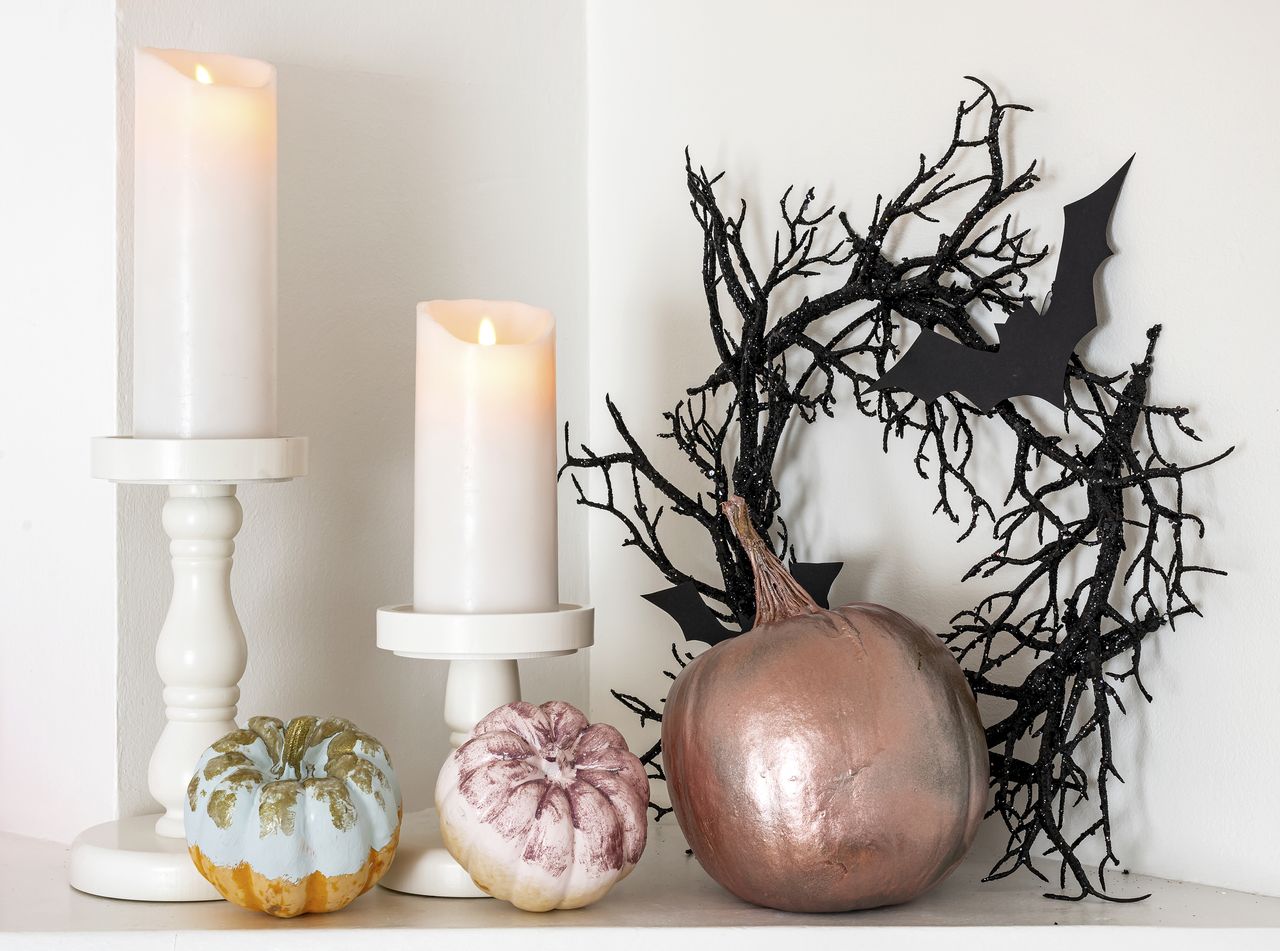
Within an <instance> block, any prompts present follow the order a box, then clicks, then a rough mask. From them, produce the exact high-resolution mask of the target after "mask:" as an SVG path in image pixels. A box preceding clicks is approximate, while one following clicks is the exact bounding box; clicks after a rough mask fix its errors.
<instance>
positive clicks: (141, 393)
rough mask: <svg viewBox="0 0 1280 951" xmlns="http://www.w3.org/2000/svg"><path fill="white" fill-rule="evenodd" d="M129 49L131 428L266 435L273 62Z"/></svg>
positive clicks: (147, 432) (272, 332)
mask: <svg viewBox="0 0 1280 951" xmlns="http://www.w3.org/2000/svg"><path fill="white" fill-rule="evenodd" d="M134 62H135V72H134V85H135V95H134V104H135V108H134V266H133V434H134V435H135V436H150V437H164V436H169V437H172V436H181V437H207V438H215V437H235V436H242V437H251V436H275V435H277V434H278V433H277V428H276V71H275V67H274V66H272V65H271V64H270V63H264V62H261V61H259V60H255V59H244V58H242V57H239V56H226V55H223V54H218V53H193V52H189V51H187V50H151V49H144V50H138V52H137V55H136V56H135V59H134Z"/></svg>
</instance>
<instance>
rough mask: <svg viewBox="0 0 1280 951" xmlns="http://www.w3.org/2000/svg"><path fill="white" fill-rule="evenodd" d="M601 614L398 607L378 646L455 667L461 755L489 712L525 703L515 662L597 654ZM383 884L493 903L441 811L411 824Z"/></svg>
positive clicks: (385, 617) (452, 708) (453, 718)
mask: <svg viewBox="0 0 1280 951" xmlns="http://www.w3.org/2000/svg"><path fill="white" fill-rule="evenodd" d="M594 614H595V612H594V609H593V608H589V607H581V606H579V605H576V604H562V605H560V609H559V610H558V611H541V612H537V613H532V614H430V613H425V612H415V611H414V610H413V606H412V605H407V604H404V605H397V606H396V607H387V608H380V609H379V610H378V646H379V647H380V648H382V649H383V650H389V651H392V652H394V653H395V654H396V655H397V656H399V657H411V658H416V659H419V660H447V661H448V662H449V673H448V678H447V680H446V682H445V693H444V722H445V725H446V726H447V727H448V728H449V743H450V745H451V746H452V747H453V748H454V749H457V747H458V746H459V745H460V744H462V743H463V742H464V741H465V740H466V738H467V735H468V734H470V732H471V730H472V728H474V727H475V725H476V724H477V723H478V722H479V721H480V719H481V718H482V717H484V716H485V714H487V713H488V712H489V711H490V710H493V709H494V708H496V707H500V706H502V705H503V704H507V703H514V702H515V701H517V700H519V699H520V671H519V668H518V667H517V665H516V661H518V660H526V659H530V658H535V657H558V656H561V655H564V654H572V653H574V652H575V651H578V650H581V649H583V648H584V647H590V646H591V644H592V643H593V641H594V626H593V625H594ZM379 884H380V885H383V886H385V887H387V888H390V889H392V890H394V891H397V892H408V893H410V894H414V895H433V896H436V897H441V898H487V897H489V896H488V895H487V894H486V893H485V892H483V891H481V890H480V889H479V888H477V887H476V885H475V883H474V882H473V881H472V880H471V876H470V875H468V874H467V873H466V871H465V870H463V868H462V867H461V866H460V865H458V863H457V862H455V861H454V860H453V856H451V855H450V854H449V853H448V851H447V850H446V849H445V847H444V843H443V841H442V840H441V837H440V819H439V816H438V815H437V813H436V810H435V809H424V810H422V811H421V812H414V813H410V814H409V815H407V816H405V817H404V823H403V825H402V826H401V829H400V845H399V847H398V848H397V849H396V858H395V861H394V862H392V863H391V868H389V869H388V870H387V872H386V874H385V875H383V877H382V879H381V881H380V882H379Z"/></svg>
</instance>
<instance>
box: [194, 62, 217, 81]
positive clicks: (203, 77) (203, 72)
mask: <svg viewBox="0 0 1280 951" xmlns="http://www.w3.org/2000/svg"><path fill="white" fill-rule="evenodd" d="M196 82H198V83H203V84H204V85H206V86H209V85H211V84H212V83H213V76H212V75H210V73H209V70H207V69H205V68H204V64H203V63H196Z"/></svg>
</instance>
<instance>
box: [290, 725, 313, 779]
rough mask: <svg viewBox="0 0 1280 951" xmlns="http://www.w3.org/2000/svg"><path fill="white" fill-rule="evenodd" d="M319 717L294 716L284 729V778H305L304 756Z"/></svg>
mask: <svg viewBox="0 0 1280 951" xmlns="http://www.w3.org/2000/svg"><path fill="white" fill-rule="evenodd" d="M319 719H320V718H319V717H294V718H293V719H292V720H290V721H289V725H288V726H287V727H285V731H284V754H283V756H282V757H281V765H282V766H283V767H284V776H283V777H281V778H283V779H303V778H304V777H303V776H302V773H301V770H302V757H303V755H304V754H305V753H306V752H307V740H309V739H310V738H311V730H312V729H313V728H314V727H315V725H316V721H318V720H319Z"/></svg>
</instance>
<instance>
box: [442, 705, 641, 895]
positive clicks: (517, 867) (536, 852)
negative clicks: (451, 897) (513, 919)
mask: <svg viewBox="0 0 1280 951" xmlns="http://www.w3.org/2000/svg"><path fill="white" fill-rule="evenodd" d="M648 803H649V779H648V777H647V776H646V775H645V770H644V765H643V764H642V763H641V762H640V760H639V758H638V757H636V756H635V754H633V753H632V752H631V751H630V750H629V749H627V744H626V741H625V740H623V738H622V734H621V733H619V732H618V731H617V730H616V729H614V728H613V727H611V726H609V725H608V724H607V723H595V724H591V723H588V722H587V718H586V716H585V715H584V714H583V713H582V711H580V710H578V709H577V708H576V707H574V706H572V705H570V704H568V703H565V702H563V701H560V700H552V701H551V702H549V703H544V704H542V705H541V706H534V705H533V704H531V703H524V702H519V703H511V704H507V705H506V706H504V707H499V708H498V709H496V710H494V711H493V712H492V713H490V714H489V715H488V716H486V717H485V718H484V719H483V720H481V721H480V722H479V723H477V724H476V728H475V729H474V730H473V731H472V733H471V737H470V739H468V740H467V741H466V742H465V743H463V744H462V745H461V746H460V747H458V749H457V750H455V751H454V753H453V755H452V756H450V757H449V758H448V759H447V760H446V761H445V764H444V767H443V768H442V769H441V770H440V778H439V780H438V781H437V783H436V808H437V809H438V810H439V812H440V831H441V833H442V834H443V837H444V843H445V847H446V848H448V850H449V852H450V854H452V855H453V857H454V858H455V859H456V860H457V861H458V864H459V865H461V866H462V867H463V868H464V869H466V870H467V873H468V874H469V875H470V876H471V878H472V879H473V880H474V881H475V883H476V884H477V885H478V886H479V887H480V888H482V889H484V890H485V891H486V892H488V893H489V894H490V895H493V896H494V897H495V898H501V899H503V900H505V901H509V902H511V904H513V905H515V906H516V907H517V908H522V909H524V910H525V911H550V910H551V909H553V908H581V907H583V906H584V905H589V904H591V903H592V902H594V901H597V900H599V899H600V898H601V897H603V896H604V894H605V893H606V892H607V891H608V890H609V889H610V888H612V887H613V886H614V885H615V884H617V883H618V882H620V881H621V880H622V879H624V878H626V877H627V875H629V874H630V873H631V870H632V869H633V868H635V865H636V863H637V862H638V861H640V855H641V853H643V852H644V846H645V835H646V829H647V816H646V809H647V808H648Z"/></svg>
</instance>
